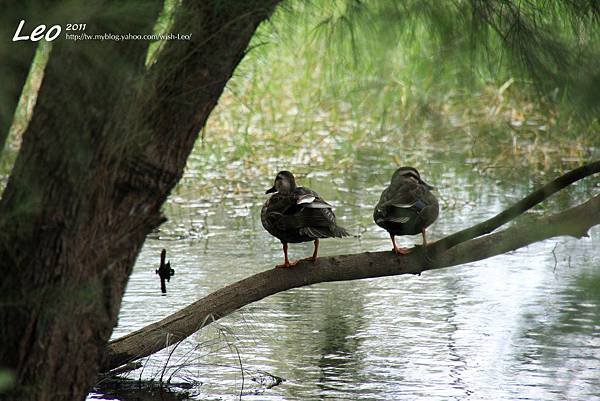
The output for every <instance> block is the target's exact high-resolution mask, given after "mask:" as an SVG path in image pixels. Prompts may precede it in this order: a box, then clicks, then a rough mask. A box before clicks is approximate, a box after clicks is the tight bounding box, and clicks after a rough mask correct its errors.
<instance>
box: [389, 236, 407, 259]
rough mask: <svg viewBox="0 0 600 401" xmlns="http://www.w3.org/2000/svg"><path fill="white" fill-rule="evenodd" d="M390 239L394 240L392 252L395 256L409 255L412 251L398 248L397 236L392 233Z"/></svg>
mask: <svg viewBox="0 0 600 401" xmlns="http://www.w3.org/2000/svg"><path fill="white" fill-rule="evenodd" d="M390 238H391V239H392V244H394V248H393V249H392V251H393V252H394V253H395V254H398V255H408V254H409V253H410V249H408V248H398V246H396V236H395V235H394V234H391V233H390Z"/></svg>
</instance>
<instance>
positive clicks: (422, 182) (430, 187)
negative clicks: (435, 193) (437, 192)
mask: <svg viewBox="0 0 600 401" xmlns="http://www.w3.org/2000/svg"><path fill="white" fill-rule="evenodd" d="M419 181H421V184H423V185H425V186H426V187H427V189H429V190H432V189H435V187H434V186H432V185H429V184H428V183H426V182H425V181H423V180H419Z"/></svg>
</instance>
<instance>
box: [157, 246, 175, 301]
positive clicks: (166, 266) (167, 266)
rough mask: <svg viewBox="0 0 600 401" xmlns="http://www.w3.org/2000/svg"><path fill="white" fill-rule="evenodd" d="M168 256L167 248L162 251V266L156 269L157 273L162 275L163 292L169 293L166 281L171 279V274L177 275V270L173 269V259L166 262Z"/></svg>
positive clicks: (161, 288) (161, 287) (161, 285)
mask: <svg viewBox="0 0 600 401" xmlns="http://www.w3.org/2000/svg"><path fill="white" fill-rule="evenodd" d="M166 258H167V250H166V249H163V250H162V252H161V253H160V267H159V268H158V270H156V274H158V276H159V277H160V290H161V291H162V293H163V294H166V293H167V285H166V283H165V280H166V281H171V276H173V275H175V270H174V269H171V261H168V262H167V263H165V260H166Z"/></svg>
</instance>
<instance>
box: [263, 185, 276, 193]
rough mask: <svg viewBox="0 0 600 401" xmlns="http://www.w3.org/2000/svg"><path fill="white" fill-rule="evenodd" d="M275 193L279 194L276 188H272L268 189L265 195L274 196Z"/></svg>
mask: <svg viewBox="0 0 600 401" xmlns="http://www.w3.org/2000/svg"><path fill="white" fill-rule="evenodd" d="M273 192H277V190H276V189H275V187H271V188H269V189H267V191H266V192H265V194H272V193H273Z"/></svg>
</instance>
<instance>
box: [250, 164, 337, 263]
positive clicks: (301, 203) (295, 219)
mask: <svg viewBox="0 0 600 401" xmlns="http://www.w3.org/2000/svg"><path fill="white" fill-rule="evenodd" d="M266 193H267V194H270V193H272V194H273V195H272V196H271V197H270V198H269V199H268V200H267V201H266V202H265V204H264V206H263V208H262V211H261V214H260V219H261V222H262V225H263V227H264V228H265V229H266V230H267V231H268V232H269V234H271V235H272V236H274V237H276V238H278V239H279V240H280V241H281V243H282V244H283V255H284V263H283V264H282V265H278V266H277V267H290V266H293V265H295V264H296V263H298V262H297V261H296V262H290V261H289V259H288V243H299V242H308V241H314V251H313V255H312V257H310V258H306V260H311V261H315V260H317V253H318V250H319V239H320V238H330V237H345V236H347V235H348V232H347V231H346V230H345V229H343V228H342V227H339V226H338V225H337V224H336V221H335V215H334V214H333V211H332V210H331V209H332V206H331V205H330V204H329V203H327V202H325V200H324V199H323V198H321V197H320V196H319V194H318V193H316V192H315V191H313V190H311V189H309V188H304V187H297V186H296V180H295V179H294V175H293V174H292V173H290V172H289V171H280V172H279V173H278V174H277V176H276V177H275V183H274V184H273V187H272V188H270V189H268V190H267V192H266Z"/></svg>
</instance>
